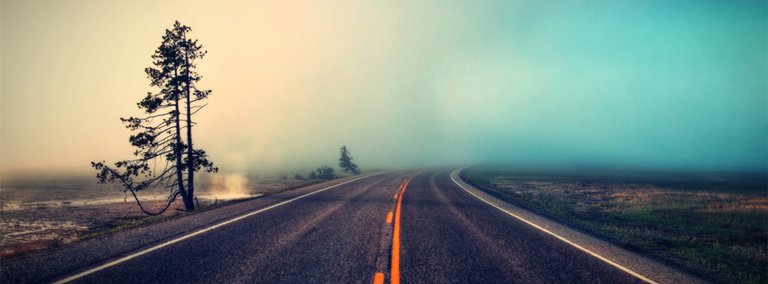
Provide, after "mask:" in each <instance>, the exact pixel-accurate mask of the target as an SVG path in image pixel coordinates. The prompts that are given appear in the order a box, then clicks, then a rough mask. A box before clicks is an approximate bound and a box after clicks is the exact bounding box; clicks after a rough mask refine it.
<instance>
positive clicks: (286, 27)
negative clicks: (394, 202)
mask: <svg viewBox="0 0 768 284" xmlns="http://www.w3.org/2000/svg"><path fill="white" fill-rule="evenodd" d="M1 3H2V4H1V5H0V15H1V16H2V17H1V19H0V37H1V39H0V76H1V78H2V79H1V80H2V81H1V82H0V92H1V93H0V110H1V114H0V174H5V175H8V173H13V172H35V171H48V172H51V171H53V172H56V171H58V172H62V173H63V172H72V173H85V174H88V173H94V172H93V171H92V169H91V168H90V164H89V163H90V161H101V160H105V161H107V162H108V163H112V162H114V161H117V160H121V159H126V158H130V157H131V153H132V152H133V149H132V148H131V147H130V145H129V143H128V136H129V135H130V134H131V132H130V131H128V130H127V129H125V128H124V127H123V125H122V124H121V123H120V120H119V117H128V116H136V115H140V114H141V113H140V112H139V109H138V108H136V102H138V101H139V100H140V99H141V98H142V96H144V95H145V94H146V92H148V91H152V90H153V89H152V88H150V87H149V80H148V79H147V78H146V76H145V74H144V72H143V69H144V68H145V67H148V66H150V64H151V58H150V55H151V54H152V52H153V51H154V50H155V49H156V48H157V46H158V45H159V44H160V39H161V36H162V34H163V31H164V30H165V29H167V28H170V27H171V26H172V25H173V22H174V21H175V20H178V21H180V22H181V23H183V24H185V25H188V26H190V27H191V28H192V33H191V35H192V37H194V38H196V39H198V40H199V42H200V43H201V44H202V45H203V46H204V48H205V49H206V50H208V55H207V56H206V57H205V58H204V59H203V60H202V61H200V62H199V63H198V71H199V73H200V74H201V75H203V79H202V81H201V82H200V86H201V87H203V88H210V89H213V95H212V96H211V97H210V99H209V100H208V101H207V102H208V106H207V107H206V108H205V109H204V110H203V111H201V112H200V113H199V114H198V115H197V118H196V121H197V122H199V125H198V126H196V128H195V143H196V144H197V145H198V146H200V147H202V148H203V149H205V150H206V151H207V152H208V153H209V154H210V157H211V160H212V161H213V162H214V163H216V164H217V165H218V166H219V167H220V168H221V170H222V172H224V173H238V174H247V173H251V172H280V171H298V170H302V169H312V168H315V167H317V166H320V165H323V164H326V165H330V166H336V163H337V162H338V150H339V147H340V146H341V145H346V146H347V147H348V148H349V150H350V151H351V153H352V156H353V157H354V158H355V162H357V163H358V165H360V167H361V168H362V169H364V170H365V169H371V168H404V167H425V166H441V165H468V164H488V163H491V164H505V165H514V166H530V167H597V168H628V169H631V168H644V169H656V170H714V171H758V172H759V171H763V172H765V171H766V170H768V113H767V111H766V109H768V71H767V69H768V67H767V65H768V55H767V54H768V27H767V25H766V22H767V21H768V4H766V2H765V1H742V2H722V1H673V2H669V1H644V2H642V3H639V2H637V3H635V2H612V1H572V2H562V1H488V2H482V3H478V2H472V3H462V2H461V1H456V2H453V1H423V2H418V3H413V2H410V1H389V2H385V3H380V2H376V1H332V2H329V3H319V2H309V3H306V2H301V1H296V2H294V1H275V2H272V1H264V2H259V3H250V2H248V1H219V2H216V3H210V2H207V1H162V2H155V1H130V2H107V1H104V2H99V1H73V0H64V1H7V0H2V2H1Z"/></svg>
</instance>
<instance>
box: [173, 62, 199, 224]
mask: <svg viewBox="0 0 768 284" xmlns="http://www.w3.org/2000/svg"><path fill="white" fill-rule="evenodd" d="M173 73H174V75H175V76H176V77H177V78H178V75H179V74H178V69H176V70H174V71H173ZM174 101H175V102H176V103H175V106H174V107H175V110H176V147H173V151H174V153H175V154H176V165H175V166H176V179H177V184H178V187H179V192H180V193H181V199H182V200H183V201H184V208H185V209H187V210H194V209H195V203H194V202H193V200H192V199H193V197H192V196H191V195H190V194H189V192H188V191H186V190H184V175H183V173H184V165H183V164H182V162H181V151H182V149H181V121H179V118H180V116H181V112H179V92H178V90H177V93H176V94H175V95H174Z"/></svg>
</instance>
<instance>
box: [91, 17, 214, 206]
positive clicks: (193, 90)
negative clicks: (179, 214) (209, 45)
mask: <svg viewBox="0 0 768 284" xmlns="http://www.w3.org/2000/svg"><path fill="white" fill-rule="evenodd" d="M191 30H192V29H191V28H190V27H188V26H185V25H182V24H181V23H179V22H178V21H177V22H175V23H174V25H173V28H172V29H169V30H165V35H163V37H162V42H161V44H160V46H159V47H158V48H157V49H156V50H155V52H154V54H153V55H152V59H153V62H152V66H151V67H148V68H146V69H145V70H144V72H145V73H146V74H147V78H149V79H150V86H151V87H156V88H158V89H159V90H158V91H157V92H148V93H147V95H146V96H145V97H144V98H143V99H142V100H141V101H139V102H138V103H137V105H138V107H139V109H141V110H143V111H144V115H143V116H140V117H129V118H121V120H122V122H123V123H124V124H125V126H126V127H127V128H128V129H130V130H132V131H136V132H137V133H136V134H133V135H131V136H130V138H129V139H128V141H129V142H130V143H131V145H132V146H134V147H135V148H136V151H134V153H133V155H134V156H135V158H133V159H129V160H123V161H118V162H116V163H115V164H114V166H108V165H107V164H106V163H105V162H104V161H102V162H91V165H92V166H93V167H94V168H95V169H96V170H98V173H97V175H96V177H97V178H98V181H99V182H100V183H117V184H120V185H122V186H123V188H124V190H125V191H126V192H130V193H131V194H132V196H133V197H134V199H135V200H136V202H137V203H138V205H139V207H140V208H141V209H142V210H143V211H144V212H145V213H147V214H150V215H156V214H161V213H162V212H163V211H165V210H166V209H168V207H169V206H170V205H171V204H172V203H173V202H174V201H175V200H176V198H178V197H179V196H181V199H182V201H183V202H184V207H185V208H186V209H187V210H193V209H195V200H196V199H195V172H197V171H199V170H201V169H204V170H205V171H207V172H216V171H218V168H216V167H215V166H214V165H213V163H212V162H211V161H210V160H209V159H208V155H207V154H206V153H205V151H203V150H202V149H195V148H194V144H193V141H192V138H193V135H192V130H193V126H194V125H195V124H196V123H195V122H194V121H193V120H192V117H193V115H194V114H195V113H197V112H198V111H200V110H201V109H202V108H203V107H205V106H206V104H201V103H200V102H201V101H203V100H205V99H206V98H208V96H210V95H211V90H204V89H199V88H198V87H197V82H199V81H200V79H201V78H202V76H200V75H199V74H198V73H197V72H195V68H196V65H195V62H196V61H197V60H198V59H202V58H203V57H204V56H205V54H206V52H207V51H205V50H203V46H202V45H200V44H198V43H197V40H194V39H191V38H189V36H188V33H189V32H190V31H191ZM152 188H164V189H166V190H168V193H169V195H168V199H167V200H166V204H165V206H164V208H162V209H161V210H160V211H158V212H150V211H148V210H147V209H146V208H144V206H143V205H142V204H141V201H140V200H139V198H138V196H137V195H136V193H137V192H139V191H143V190H147V189H152Z"/></svg>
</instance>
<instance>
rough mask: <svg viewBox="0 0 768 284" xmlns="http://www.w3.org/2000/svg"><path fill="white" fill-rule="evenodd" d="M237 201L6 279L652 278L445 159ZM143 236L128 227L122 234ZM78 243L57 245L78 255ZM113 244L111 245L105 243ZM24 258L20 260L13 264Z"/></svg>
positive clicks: (51, 257) (41, 262) (32, 262)
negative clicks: (474, 187)
mask: <svg viewBox="0 0 768 284" xmlns="http://www.w3.org/2000/svg"><path fill="white" fill-rule="evenodd" d="M236 206H240V207H243V206H249V208H246V209H243V210H242V212H239V213H237V214H234V213H233V215H232V216H227V217H220V220H215V221H206V222H208V223H207V224H206V225H204V226H197V227H195V228H185V227H183V226H182V225H179V224H175V225H176V226H178V227H179V228H181V229H179V230H178V231H176V232H174V233H172V234H171V233H168V234H167V235H165V236H155V235H152V234H150V233H144V234H146V235H147V237H146V238H147V239H148V241H146V242H145V243H140V244H139V245H133V246H129V245H125V248H121V246H120V245H118V244H110V243H108V242H115V239H114V238H102V239H95V240H89V241H88V242H90V244H88V245H87V246H88V247H90V248H94V247H98V246H103V247H104V249H92V250H94V251H95V252H87V253H90V254H92V255H100V256H99V258H97V257H96V256H93V257H87V256H84V257H81V258H76V257H74V259H73V260H72V261H59V262H64V263H58V262H57V261H56V259H57V258H61V256H58V257H57V256H56V253H57V252H54V253H49V254H47V255H46V256H47V258H46V257H39V258H38V259H22V260H20V261H19V263H10V264H4V266H5V268H4V269H3V270H4V271H3V274H2V278H3V279H4V280H5V281H10V282H55V281H60V282H73V283H105V282H109V283H150V282H152V283H211V282H216V283H400V282H402V283H520V282H522V283H643V282H648V279H645V280H644V279H643V278H642V277H643V276H642V275H640V276H637V275H632V274H631V273H628V272H627V271H624V270H621V269H619V268H617V267H616V266H614V265H611V264H609V263H607V262H606V261H603V260H600V259H598V258H597V257H595V256H593V255H590V254H588V253H585V252H584V251H582V250H580V249H577V248H576V247H574V246H573V245H570V244H568V243H566V242H564V241H562V240H560V239H558V238H556V237H553V236H552V235H550V234H548V233H546V232H543V231H542V230H540V229H537V228H535V227H534V226H531V225H530V224H526V223H525V222H522V221H520V220H518V219H516V218H513V217H511V216H510V215H509V214H507V213H505V212H503V211H501V210H499V209H498V208H495V207H494V206H491V205H489V204H487V203H485V202H484V201H482V200H481V199H478V198H477V197H475V196H473V195H472V194H470V193H469V192H467V191H466V190H464V189H463V188H462V187H461V186H459V185H458V184H457V183H456V182H455V181H454V180H453V179H452V178H451V171H450V170H427V171H399V172H386V173H379V174H374V175H368V176H361V177H357V178H353V179H348V180H347V181H345V182H343V183H337V184H336V185H330V186H325V187H322V188H308V189H298V190H292V191H288V192H283V193H280V194H276V195H273V196H268V197H263V198H259V199H256V200H254V201H249V202H245V203H243V204H239V205H236ZM217 210H218V209H217ZM201 214H215V213H208V212H204V213H201ZM201 214H196V215H201ZM171 225H174V224H173V223H171V224H168V225H164V224H154V225H153V226H156V227H158V228H159V227H160V226H171ZM185 226H189V225H185ZM153 231H157V230H156V229H155V230H153ZM147 232H149V231H147ZM126 234H128V233H126ZM140 238H141V235H139V234H138V233H134V235H131V237H130V238H129V237H127V236H126V237H124V238H123V239H140ZM67 250H69V251H67ZM77 250H78V248H77V247H76V246H75V247H74V248H66V249H63V252H58V253H59V254H61V255H65V253H66V255H77V254H79V253H80V252H78V251H77ZM79 250H82V251H86V250H87V249H86V248H80V249H79ZM109 250H114V252H111V253H110V254H106V253H105V252H104V251H109ZM84 253H85V252H84ZM87 253H86V255H87ZM24 261H26V263H24ZM78 261H79V262H78ZM22 264H23V266H24V267H25V270H24V271H10V270H9V268H10V269H12V268H14V267H21V266H22ZM8 265H10V266H8ZM14 265H15V266H14ZM30 266H32V267H30ZM34 266H37V267H34ZM6 283H8V282H6Z"/></svg>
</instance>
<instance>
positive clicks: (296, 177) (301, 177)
mask: <svg viewBox="0 0 768 284" xmlns="http://www.w3.org/2000/svg"><path fill="white" fill-rule="evenodd" d="M293 179H297V180H305V178H304V176H302V175H300V174H298V173H297V174H295V175H293Z"/></svg>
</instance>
